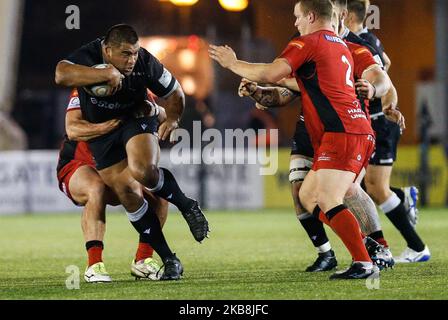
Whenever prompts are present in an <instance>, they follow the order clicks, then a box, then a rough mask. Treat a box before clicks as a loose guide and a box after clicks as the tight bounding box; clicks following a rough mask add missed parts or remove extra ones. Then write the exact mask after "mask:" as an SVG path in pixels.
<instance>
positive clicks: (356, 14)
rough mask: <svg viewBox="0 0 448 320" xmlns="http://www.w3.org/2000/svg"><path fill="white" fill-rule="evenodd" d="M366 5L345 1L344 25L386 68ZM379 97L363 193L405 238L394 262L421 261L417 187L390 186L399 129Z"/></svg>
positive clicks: (426, 255)
mask: <svg viewBox="0 0 448 320" xmlns="http://www.w3.org/2000/svg"><path fill="white" fill-rule="evenodd" d="M369 5H370V1H368V0H348V17H347V19H346V20H345V24H346V25H347V27H348V28H349V29H350V30H351V31H352V32H353V33H354V34H356V35H358V36H359V37H361V38H362V39H363V40H364V41H366V42H367V43H368V44H369V45H370V46H371V47H373V48H374V49H375V50H376V51H377V52H378V54H379V57H380V58H381V60H382V62H383V63H384V65H385V69H386V71H387V70H388V69H389V68H390V66H391V61H390V59H389V57H388V56H387V54H386V53H385V51H384V47H383V45H382V43H381V41H380V40H379V39H378V38H377V37H376V36H375V35H374V34H373V33H372V32H370V31H369V29H368V28H366V27H364V21H365V19H366V16H367V11H368V8H369ZM391 96H392V100H394V101H393V102H392V103H393V104H394V107H396V105H397V100H398V98H397V93H396V90H394V91H392V92H390V94H389V95H388V96H387V97H386V98H390V97H391ZM384 103H387V102H385V101H384V99H383V100H381V99H374V100H373V101H371V104H370V110H371V112H370V116H371V120H372V127H373V129H374V130H375V132H376V150H375V152H374V154H373V156H372V158H371V160H370V165H369V166H368V168H367V173H366V177H365V185H366V189H367V192H368V193H369V195H370V196H371V197H372V199H373V200H374V201H375V203H376V204H377V205H378V206H379V207H380V208H381V209H382V210H383V211H384V213H385V214H386V216H387V217H388V218H389V220H390V221H391V222H392V224H393V225H394V226H395V228H397V229H398V230H399V231H400V233H401V234H402V236H403V238H404V239H405V240H406V243H407V248H406V249H405V250H404V251H403V253H402V254H401V255H400V256H398V257H397V258H396V262H401V263H408V262H424V261H427V260H429V259H430V257H431V253H430V251H429V249H428V247H427V246H426V245H425V244H424V242H423V241H422V239H421V238H420V236H419V235H418V234H417V232H416V230H415V225H416V222H417V213H418V210H417V208H416V203H417V195H418V189H417V188H416V187H414V186H411V187H405V188H403V189H400V188H394V187H391V186H390V178H391V174H392V167H393V164H394V162H395V160H396V158H397V146H398V142H399V140H400V136H401V131H400V128H399V126H397V125H396V124H395V123H393V122H390V121H388V120H387V119H386V117H385V116H384V113H383V112H382V104H384Z"/></svg>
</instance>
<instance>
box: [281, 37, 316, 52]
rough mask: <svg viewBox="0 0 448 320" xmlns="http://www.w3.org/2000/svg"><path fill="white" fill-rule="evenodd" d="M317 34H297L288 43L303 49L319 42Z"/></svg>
mask: <svg viewBox="0 0 448 320" xmlns="http://www.w3.org/2000/svg"><path fill="white" fill-rule="evenodd" d="M317 39H318V38H317V37H316V34H314V33H313V34H308V35H305V36H301V35H297V36H296V37H295V38H293V39H292V40H291V41H289V43H288V45H289V46H293V47H297V48H299V49H303V48H304V47H305V46H310V45H313V44H315V43H316V42H317Z"/></svg>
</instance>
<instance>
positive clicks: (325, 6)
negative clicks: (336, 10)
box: [297, 0, 333, 20]
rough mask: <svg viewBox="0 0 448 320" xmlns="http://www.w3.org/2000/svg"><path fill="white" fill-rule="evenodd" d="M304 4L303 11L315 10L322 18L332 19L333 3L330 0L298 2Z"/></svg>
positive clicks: (302, 0)
mask: <svg viewBox="0 0 448 320" xmlns="http://www.w3.org/2000/svg"><path fill="white" fill-rule="evenodd" d="M299 3H300V4H302V8H303V12H304V13H305V14H308V13H309V12H310V11H313V12H314V13H315V14H316V15H318V16H319V17H321V18H324V19H327V20H331V16H332V14H333V4H332V3H331V2H330V0H299V1H297V4H299Z"/></svg>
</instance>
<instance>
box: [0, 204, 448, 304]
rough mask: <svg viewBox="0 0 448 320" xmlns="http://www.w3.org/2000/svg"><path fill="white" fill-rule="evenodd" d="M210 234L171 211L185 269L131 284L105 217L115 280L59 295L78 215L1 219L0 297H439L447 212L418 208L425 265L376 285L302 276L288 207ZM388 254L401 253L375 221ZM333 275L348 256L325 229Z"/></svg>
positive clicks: (222, 215) (446, 274)
mask: <svg viewBox="0 0 448 320" xmlns="http://www.w3.org/2000/svg"><path fill="white" fill-rule="evenodd" d="M207 216H208V218H209V221H210V224H211V228H212V233H211V238H210V239H208V240H206V241H205V242H204V243H203V244H198V243H196V242H195V241H194V239H193V237H192V236H191V235H190V233H189V230H188V227H187V225H186V223H185V222H184V220H183V219H182V217H181V216H180V214H178V213H175V212H172V213H170V216H169V218H168V222H167V225H166V229H165V233H166V236H167V239H168V241H169V243H170V246H171V248H172V249H173V251H175V252H177V255H178V256H179V257H180V259H181V261H182V263H183V265H184V268H185V274H184V279H183V280H182V281H178V282H151V281H135V280H134V279H133V278H132V277H131V276H130V262H131V260H132V259H133V257H134V254H135V250H136V246H137V239H138V237H137V235H136V233H135V231H134V230H133V229H132V227H131V225H130V224H129V222H128V221H127V219H126V216H125V215H124V214H110V215H109V216H108V221H107V234H106V239H105V252H104V256H103V258H104V262H105V263H106V267H107V268H108V271H109V273H110V274H111V276H112V278H113V280H114V282H113V283H111V284H93V285H92V284H86V283H84V281H83V280H82V278H81V286H80V289H79V290H68V289H67V288H66V285H65V281H66V278H67V277H68V276H69V274H67V273H65V271H66V267H67V266H70V265H75V266H78V267H79V269H80V271H81V277H82V275H83V272H84V269H85V264H86V253H85V249H84V241H83V238H82V234H81V228H80V218H79V215H77V214H72V215H43V216H20V217H1V218H0V244H1V247H0V248H1V256H0V265H1V268H0V299H151V300H153V299H155V300H166V299H188V300H189V299H212V300H213V299H220V300H232V299H267V300H271V299H274V300H283V299H288V300H302V299H447V298H448V250H447V244H448V241H447V236H448V210H446V209H444V210H443V209H438V210H421V213H420V222H419V224H418V230H419V232H420V234H421V235H422V237H423V239H424V241H425V242H426V243H427V244H428V245H429V248H430V250H431V253H432V258H431V260H430V261H429V262H427V263H420V264H409V265H398V266H397V267H396V268H395V269H394V270H389V271H386V272H382V273H381V280H380V287H379V289H373V290H369V289H367V287H366V283H365V281H362V280H359V281H358V280H356V281H330V280H328V277H329V276H330V274H331V273H319V274H308V273H305V272H304V271H303V270H304V269H305V268H306V266H307V265H308V264H310V263H311V262H312V261H313V260H314V258H315V255H316V253H315V250H314V249H313V247H312V245H311V243H310V241H309V240H308V239H307V238H306V235H305V232H304V231H303V230H302V228H301V227H299V226H298V223H297V220H296V218H295V215H294V213H293V211H292V210H289V211H287V210H260V211H258V212H208V213H207ZM381 218H382V222H383V226H384V231H385V235H386V237H387V239H388V241H389V243H390V244H391V249H392V251H393V253H394V254H396V255H398V254H399V253H400V252H401V251H402V249H404V247H405V243H404V241H403V240H402V238H401V237H400V235H399V233H398V232H397V231H396V230H395V229H394V228H393V227H392V225H391V224H390V223H389V221H388V220H387V218H385V216H384V215H382V217H381ZM328 234H329V235H330V237H331V241H332V244H333V247H334V249H335V251H336V254H337V257H338V260H339V265H340V266H339V269H341V268H344V267H346V266H348V264H349V262H350V257H349V255H348V253H347V251H346V250H345V249H344V248H343V247H342V243H341V242H340V241H339V240H338V239H337V238H336V237H335V236H334V234H333V233H332V232H331V231H328Z"/></svg>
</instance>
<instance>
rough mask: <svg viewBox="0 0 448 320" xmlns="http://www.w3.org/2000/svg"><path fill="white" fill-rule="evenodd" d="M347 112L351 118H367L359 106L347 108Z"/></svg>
mask: <svg viewBox="0 0 448 320" xmlns="http://www.w3.org/2000/svg"><path fill="white" fill-rule="evenodd" d="M347 113H348V114H349V115H350V117H351V118H352V119H360V118H362V119H366V120H367V116H366V114H365V113H364V111H362V109H361V108H356V109H348V110H347Z"/></svg>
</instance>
